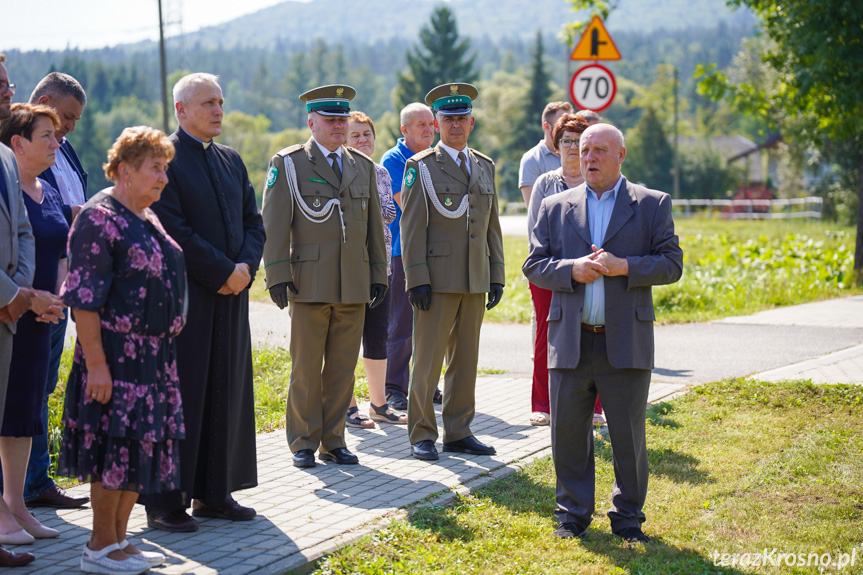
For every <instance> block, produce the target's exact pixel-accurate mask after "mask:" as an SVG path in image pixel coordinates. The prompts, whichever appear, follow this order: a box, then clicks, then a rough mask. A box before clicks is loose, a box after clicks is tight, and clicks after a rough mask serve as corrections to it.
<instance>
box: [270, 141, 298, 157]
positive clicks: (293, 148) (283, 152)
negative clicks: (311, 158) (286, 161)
mask: <svg viewBox="0 0 863 575" xmlns="http://www.w3.org/2000/svg"><path fill="white" fill-rule="evenodd" d="M302 149H303V144H294V145H293V146H288V147H287V148H282V149H281V150H279V151H278V152H276V155H277V156H282V157H285V156H287V155H289V154H293V153H294V152H297V151H299V150H302Z"/></svg>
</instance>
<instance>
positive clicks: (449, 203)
mask: <svg viewBox="0 0 863 575" xmlns="http://www.w3.org/2000/svg"><path fill="white" fill-rule="evenodd" d="M443 205H445V206H446V207H450V206H451V205H452V200H451V199H449V198H444V201H443Z"/></svg>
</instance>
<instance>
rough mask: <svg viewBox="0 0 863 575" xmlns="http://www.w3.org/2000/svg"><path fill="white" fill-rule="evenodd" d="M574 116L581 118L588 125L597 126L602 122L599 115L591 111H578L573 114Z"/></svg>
mask: <svg viewBox="0 0 863 575" xmlns="http://www.w3.org/2000/svg"><path fill="white" fill-rule="evenodd" d="M575 115H576V116H581V117H582V118H584V119H585V120H587V123H588V124H598V123H600V122H602V118H600V117H599V114H597V113H596V112H594V111H593V110H579V111H578V112H576V113H575Z"/></svg>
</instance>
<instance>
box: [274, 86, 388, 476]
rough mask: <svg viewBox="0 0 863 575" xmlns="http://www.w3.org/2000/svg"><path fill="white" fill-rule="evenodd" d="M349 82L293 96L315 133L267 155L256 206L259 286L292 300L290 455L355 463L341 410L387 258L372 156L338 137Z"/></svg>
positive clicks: (307, 463) (305, 462)
mask: <svg viewBox="0 0 863 575" xmlns="http://www.w3.org/2000/svg"><path fill="white" fill-rule="evenodd" d="M355 93H356V92H355V90H354V89H353V88H351V87H350V86H341V85H333V86H323V87H320V88H315V89H314V90H310V91H309V92H306V93H305V94H303V95H301V96H300V99H301V100H302V101H304V102H306V109H307V111H308V114H309V128H310V129H311V131H312V137H311V138H310V139H309V140H308V141H307V142H306V143H305V144H296V145H294V146H290V147H287V148H285V149H283V150H282V151H280V152H279V153H277V154H276V155H275V156H273V157H272V159H271V160H270V165H269V170H268V172H267V183H266V188H265V190H264V206H263V210H262V215H263V219H264V227H265V228H266V232H267V241H266V243H265V245H264V269H265V271H266V287H267V289H268V290H269V291H270V297H271V298H272V299H273V301H274V302H275V303H276V305H278V306H279V308H281V309H284V308H285V306H287V305H288V304H289V303H290V316H291V343H290V349H291V358H292V361H293V364H292V366H291V380H290V389H289V391H288V401H287V436H288V445H289V446H290V448H291V452H293V461H294V465H295V466H297V467H313V466H314V465H315V450H318V449H319V450H320V455H319V457H320V458H321V460H323V461H334V462H335V463H339V464H352V463H357V462H358V459H357V456H356V455H354V454H352V453H351V452H350V451H348V449H347V448H346V446H345V437H344V435H345V434H344V432H345V412H346V411H347V409H348V406H349V405H350V401H351V394H352V393H353V383H354V367H355V366H356V363H357V355H358V354H359V349H360V340H361V338H362V333H363V320H364V317H365V310H364V308H365V306H366V305H367V304H368V305H369V306H370V307H375V306H376V305H378V304H380V303H381V301H382V300H383V297H384V294H385V293H386V289H387V258H386V244H385V243H384V232H383V222H382V220H381V207H380V199H379V196H378V190H377V180H376V176H375V169H374V164H373V163H372V160H371V159H370V158H369V157H367V156H365V155H364V154H362V153H361V152H359V151H357V150H354V149H352V148H348V147H346V146H345V145H344V143H345V141H346V138H347V128H348V118H349V116H350V100H351V99H352V98H353V97H354V95H355Z"/></svg>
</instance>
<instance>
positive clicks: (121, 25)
mask: <svg viewBox="0 0 863 575" xmlns="http://www.w3.org/2000/svg"><path fill="white" fill-rule="evenodd" d="M280 1H281V0H162V10H163V12H164V13H165V15H166V20H168V21H169V22H177V21H178V19H179V18H178V16H182V31H183V32H186V33H188V32H193V31H195V30H197V29H198V28H201V27H203V26H210V25H213V24H219V23H221V22H226V21H228V20H233V19H234V18H236V17H238V16H242V15H243V14H250V13H252V12H256V11H258V10H260V9H262V8H266V7H268V6H272V5H274V4H278V3H279V2H280ZM303 1H308V0H303ZM2 4H3V7H2V8H0V14H2V21H3V31H2V34H0V52H3V51H6V50H11V49H18V50H25V51H27V50H48V49H52V50H62V49H63V48H66V47H67V46H70V47H72V48H81V49H86V48H101V47H103V46H113V45H116V44H121V43H128V42H137V41H140V40H147V39H150V40H158V39H159V5H158V2H157V0H40V1H39V2H37V3H33V2H28V1H25V0H3V1H2ZM34 10H38V13H39V15H43V14H53V16H54V17H53V18H51V19H42V20H38V19H36V14H34ZM15 22H24V23H25V24H24V25H21V26H18V25H15V24H14V23H15ZM180 30H181V28H180V26H179V25H178V24H176V23H173V24H170V25H169V26H168V28H167V32H168V34H169V35H174V34H177V33H179V32H180Z"/></svg>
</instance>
